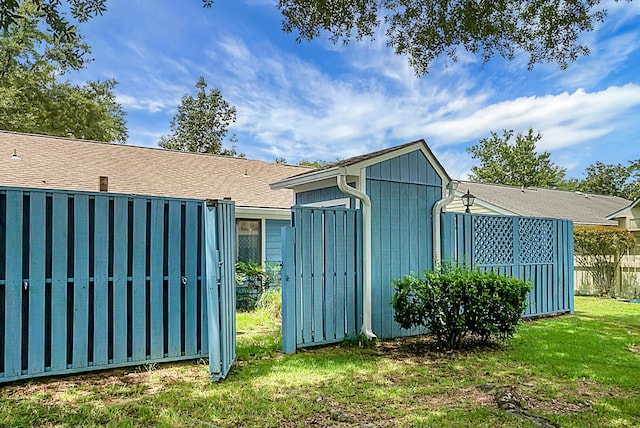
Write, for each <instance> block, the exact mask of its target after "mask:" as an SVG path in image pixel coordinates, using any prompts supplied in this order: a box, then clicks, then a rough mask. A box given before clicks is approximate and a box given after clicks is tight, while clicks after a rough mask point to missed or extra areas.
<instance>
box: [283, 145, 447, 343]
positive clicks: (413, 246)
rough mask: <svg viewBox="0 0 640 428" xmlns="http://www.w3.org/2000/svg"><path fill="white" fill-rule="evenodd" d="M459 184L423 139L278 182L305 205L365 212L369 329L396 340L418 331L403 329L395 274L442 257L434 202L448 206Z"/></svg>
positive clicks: (364, 275)
mask: <svg viewBox="0 0 640 428" xmlns="http://www.w3.org/2000/svg"><path fill="white" fill-rule="evenodd" d="M451 183H452V181H451V178H450V177H449V175H448V174H447V173H446V171H445V170H444V168H443V167H442V165H441V164H440V163H439V162H438V160H437V159H436V158H435V156H434V155H433V153H432V152H431V150H430V149H429V147H428V146H427V144H426V143H425V141H424V140H418V141H414V142H411V143H408V144H403V145H400V146H396V147H392V148H389V149H385V150H380V151H376V152H373V153H369V154H366V155H362V156H356V157H353V158H349V159H346V160H343V161H340V162H338V163H335V164H333V165H330V166H329V167H326V168H323V169H320V170H316V171H310V172H307V173H304V174H300V175H297V176H294V177H291V178H288V179H285V180H282V181H279V182H277V183H275V184H273V185H272V188H274V189H282V188H290V189H293V191H294V194H295V201H296V204H297V205H298V206H307V207H308V206H311V207H337V206H340V207H346V208H355V209H359V210H360V211H361V212H362V323H363V330H362V331H363V333H365V334H367V335H368V336H371V337H373V336H377V337H380V338H391V337H398V336H403V335H412V334H416V333H417V331H409V330H402V329H400V327H399V326H398V324H397V323H396V322H395V321H394V319H393V311H392V308H391V306H390V304H389V302H390V301H391V296H392V293H393V286H392V280H393V279H394V278H401V277H402V276H404V275H405V274H408V273H410V272H417V271H420V270H424V269H429V268H433V266H434V263H438V262H439V257H440V256H439V254H440V250H439V248H440V233H439V232H440V229H439V227H440V221H439V218H438V217H439V216H438V214H437V212H435V211H434V208H437V207H440V206H442V205H443V199H444V198H445V197H446V196H447V195H448V194H450V193H451V192H448V190H447V189H450V188H451V187H452V186H451ZM434 212H435V214H434ZM434 215H435V216H436V217H434ZM434 220H435V221H434Z"/></svg>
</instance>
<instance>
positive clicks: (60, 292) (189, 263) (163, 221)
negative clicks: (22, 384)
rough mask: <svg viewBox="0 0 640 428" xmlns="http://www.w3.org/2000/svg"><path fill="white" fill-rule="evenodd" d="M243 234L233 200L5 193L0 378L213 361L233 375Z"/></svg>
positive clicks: (0, 215)
mask: <svg viewBox="0 0 640 428" xmlns="http://www.w3.org/2000/svg"><path fill="white" fill-rule="evenodd" d="M211 211H212V212H211ZM205 223H207V225H208V226H207V233H210V232H211V231H212V230H214V232H215V233H217V235H216V236H217V237H218V238H217V240H216V241H215V245H208V246H205V235H204V234H205V227H204V225H205ZM234 227H235V219H234V209H233V204H232V203H229V202H220V203H217V204H215V207H213V208H208V207H206V206H205V203H204V201H195V200H181V199H165V198H154V197H144V196H126V195H114V194H106V193H91V192H64V191H52V190H35V189H15V188H0V345H1V346H0V349H2V351H1V355H0V382H6V381H12V380H19V379H28V378H32V377H37V376H45V375H56V374H67V373H75V372H80V371H88V370H96V369H104V368H111V367H121V366H126V365H138V364H143V363H145V362H150V361H168V360H178V359H187V358H199V357H205V356H207V355H209V354H211V353H215V354H216V355H217V354H219V356H220V358H218V359H216V358H210V361H211V362H212V364H214V366H215V367H213V368H212V371H211V375H212V377H213V378H221V377H224V376H225V375H226V373H227V372H228V370H229V367H230V365H231V363H232V361H233V359H234V358H235V267H234V266H235V264H234V255H235V249H234V245H235V230H234ZM211 233H213V232H211ZM209 256H211V257H213V258H215V263H213V264H212V266H213V267H211V268H210V269H209V271H206V272H205V267H204V263H205V260H209V258H210V257H209ZM210 290H213V291H211V292H214V291H215V293H216V296H217V298H215V299H213V300H211V302H213V303H211V304H212V305H213V306H211V305H208V303H207V299H208V298H209V297H210V296H209V293H210ZM230 308H231V309H230ZM207 318H208V319H209V320H212V319H215V320H218V321H219V322H218V324H217V328H219V329H221V330H220V331H217V332H216V333H217V336H218V340H217V341H214V342H212V341H211V340H210V338H209V335H208V328H209V323H208V321H207ZM222 330H225V331H222Z"/></svg>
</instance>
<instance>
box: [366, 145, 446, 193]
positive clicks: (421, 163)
mask: <svg viewBox="0 0 640 428" xmlns="http://www.w3.org/2000/svg"><path fill="white" fill-rule="evenodd" d="M367 178H368V179H372V180H383V181H394V182H402V183H412V184H427V185H432V186H442V178H441V177H440V176H439V175H438V173H437V172H436V170H435V168H434V167H433V165H432V164H431V163H430V162H429V160H428V159H427V158H426V156H425V155H424V153H423V152H422V150H414V151H412V152H409V153H405V154H403V155H400V156H397V157H394V158H391V159H387V160H384V161H382V162H379V163H376V164H373V165H370V166H368V167H367Z"/></svg>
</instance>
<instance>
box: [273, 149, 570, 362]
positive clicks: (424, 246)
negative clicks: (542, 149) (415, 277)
mask: <svg viewBox="0 0 640 428" xmlns="http://www.w3.org/2000/svg"><path fill="white" fill-rule="evenodd" d="M457 185H458V182H456V181H452V180H451V178H450V177H449V175H448V174H447V172H446V171H445V170H444V168H443V167H442V165H441V164H440V163H439V162H438V160H437V159H436V157H435V156H434V155H433V153H432V152H431V150H430V149H429V147H428V146H427V144H426V143H425V141H424V140H418V141H414V142H411V143H408V144H403V145H400V146H396V147H392V148H389V149H385V150H380V151H376V152H373V153H369V154H366V155H362V156H356V157H353V158H349V159H346V160H343V161H340V162H337V163H335V164H332V165H330V166H327V167H325V168H323V169H319V170H314V171H310V172H306V173H303V174H299V175H297V176H293V177H290V178H287V179H284V180H281V181H279V182H277V183H274V184H272V185H271V186H272V188H274V189H292V190H293V191H294V198H295V202H296V206H294V207H293V214H292V225H291V226H290V227H288V228H285V229H284V233H283V236H284V241H283V242H284V244H283V248H284V257H283V258H284V261H283V287H284V288H283V349H284V350H285V352H292V351H294V350H295V349H296V348H297V347H302V346H312V345H318V344H323V343H331V342H337V341H340V340H343V339H344V338H345V337H348V336H349V335H354V334H358V333H360V332H361V333H363V334H365V335H366V336H367V337H369V338H374V337H379V338H393V337H399V336H408V335H415V334H420V333H422V331H421V330H418V329H412V330H404V329H401V328H400V326H399V325H398V324H397V323H396V322H395V320H394V313H393V309H392V307H391V299H392V296H393V293H394V289H393V281H394V279H400V278H402V277H404V276H405V275H407V274H410V273H412V272H420V271H423V270H425V269H433V268H434V267H438V266H439V265H440V264H441V262H442V260H443V259H446V261H447V262H461V263H464V264H465V265H468V266H470V267H477V268H479V269H482V270H493V271H496V272H498V273H499V274H507V275H511V276H516V277H519V278H523V279H525V280H528V281H531V282H532V284H533V288H532V291H531V292H530V294H529V296H528V306H527V309H526V311H525V312H524V313H523V316H535V315H544V314H551V313H560V312H571V311H573V258H572V257H573V241H572V238H571V237H572V231H573V224H572V222H571V221H570V220H560V219H547V218H535V217H513V216H511V217H507V218H505V217H504V216H498V215H495V216H487V215H477V214H470V213H458V214H457V213H445V212H444V211H445V209H446V206H447V205H448V204H449V203H451V202H452V200H453V198H454V196H455V190H456V187H457ZM360 325H361V326H362V328H361V330H358V328H357V327H355V328H354V326H360Z"/></svg>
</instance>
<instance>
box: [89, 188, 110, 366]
mask: <svg viewBox="0 0 640 428" xmlns="http://www.w3.org/2000/svg"><path fill="white" fill-rule="evenodd" d="M94 212H95V214H94V216H95V217H94V218H95V220H94V225H95V227H94V230H95V231H94V242H93V245H94V257H93V259H94V268H93V364H94V365H96V366H103V365H105V364H107V363H108V361H109V336H108V335H109V328H108V325H109V197H108V196H96V197H95V199H94Z"/></svg>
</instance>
